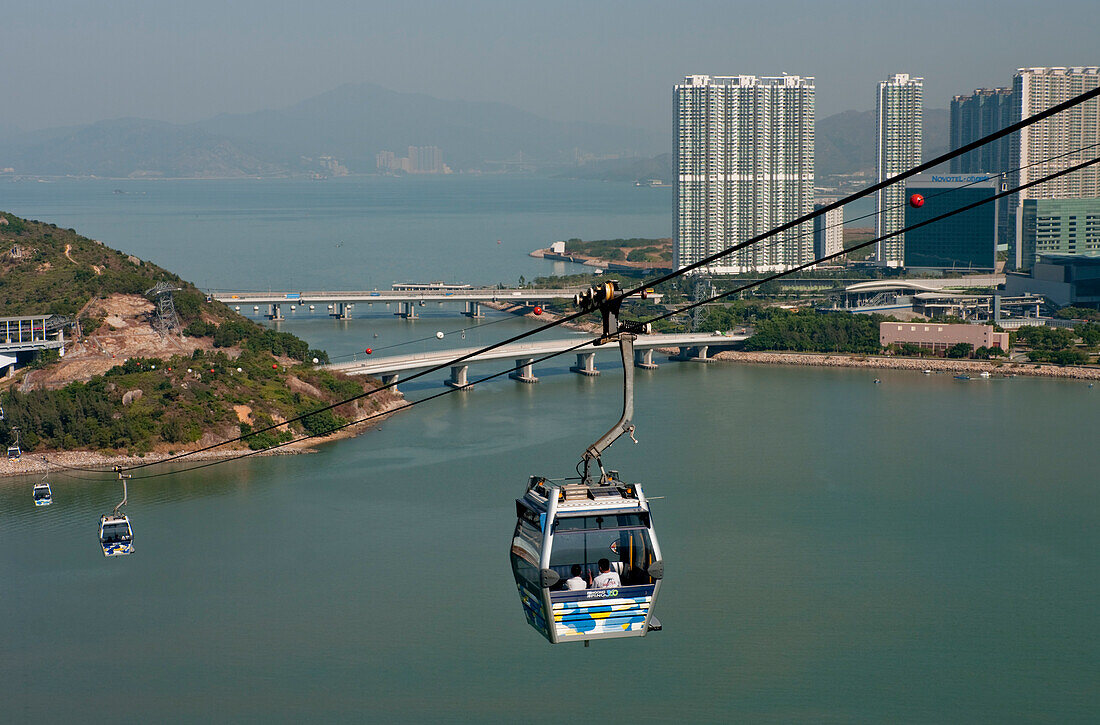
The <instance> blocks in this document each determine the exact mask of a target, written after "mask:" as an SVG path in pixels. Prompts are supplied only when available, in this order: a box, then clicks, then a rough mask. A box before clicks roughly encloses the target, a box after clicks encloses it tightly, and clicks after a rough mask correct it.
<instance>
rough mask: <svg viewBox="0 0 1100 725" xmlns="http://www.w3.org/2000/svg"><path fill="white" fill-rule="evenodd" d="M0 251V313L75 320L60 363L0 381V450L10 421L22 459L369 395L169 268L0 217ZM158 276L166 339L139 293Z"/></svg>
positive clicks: (150, 448)
mask: <svg viewBox="0 0 1100 725" xmlns="http://www.w3.org/2000/svg"><path fill="white" fill-rule="evenodd" d="M0 251H2V257H0V316H17V315H27V314H40V313H58V314H64V315H67V316H69V317H71V318H73V319H74V320H79V327H73V328H70V334H71V335H73V336H74V338H75V339H71V340H70V343H69V344H68V345H67V349H66V354H65V356H64V357H63V358H59V357H58V355H57V353H56V352H55V351H51V352H48V353H44V354H42V355H40V356H39V357H38V358H37V359H36V360H34V361H31V362H30V364H29V365H27V366H25V367H23V368H22V369H20V370H19V371H18V372H17V373H16V374H15V375H14V376H13V377H10V378H8V379H6V380H3V381H0V404H2V405H3V409H4V413H5V415H4V419H3V420H0V444H6V443H7V442H8V441H10V440H12V439H13V433H12V427H14V426H18V427H19V429H20V431H21V442H22V447H23V449H24V450H27V451H43V450H61V449H63V450H74V449H80V450H90V451H101V452H105V453H112V454H113V453H122V452H127V453H139V454H140V453H167V452H168V451H181V450H187V449H188V448H194V447H197V446H199V445H208V444H210V443H215V442H218V441H222V440H227V439H229V438H234V437H236V436H238V435H240V434H241V433H248V432H251V431H253V430H256V429H258V428H262V427H266V426H269V425H273V424H278V423H280V422H282V421H286V420H289V419H291V418H294V417H297V416H300V415H303V414H305V413H308V412H310V411H312V410H316V409H317V408H320V407H324V406H325V405H328V404H331V403H334V402H338V401H341V400H345V399H348V398H352V397H355V396H357V395H359V394H360V393H363V392H366V391H370V390H373V389H374V388H376V387H377V383H376V382H375V381H372V380H365V379H360V378H349V377H346V376H343V375H336V374H332V373H329V372H325V371H321V370H316V369H315V368H314V365H313V364H312V363H313V361H314V359H317V360H320V361H327V355H326V354H325V353H324V351H321V350H311V349H310V348H309V346H308V345H307V344H306V343H305V342H304V341H302V340H300V339H299V338H297V337H295V336H294V335H291V334H289V333H284V332H277V331H275V330H271V329H268V328H265V327H263V326H261V325H258V324H256V323H254V322H252V321H250V320H248V319H246V318H244V317H241V316H240V315H238V314H237V313H235V312H233V311H232V310H230V309H229V308H228V307H226V306H225V305H222V304H221V303H217V302H208V301H207V300H206V297H205V295H203V294H202V293H201V292H200V291H199V290H197V289H196V288H195V287H194V286H193V285H192V284H190V283H189V282H186V281H184V280H181V279H179V277H177V276H176V275H174V274H172V273H171V272H169V271H168V270H165V269H163V268H161V267H158V266H157V265H155V264H152V263H151V262H148V261H144V260H141V259H138V258H137V257H133V256H129V255H126V254H123V253H122V252H119V251H116V250H113V249H110V248H109V247H107V246H105V245H103V244H101V243H99V242H95V241H93V240H91V239H87V238H85V237H82V236H80V235H79V234H77V233H76V232H75V231H73V230H71V229H59V228H58V227H56V226H54V225H52V224H46V223H42V222H36V221H28V220H25V219H20V218H19V217H16V216H14V215H11V214H6V213H0ZM160 281H167V282H171V283H173V284H175V285H176V286H177V287H178V288H179V291H178V292H176V293H175V295H174V297H175V303H176V308H177V311H178V313H179V318H180V323H181V324H180V329H179V330H177V331H176V332H173V333H168V334H163V333H161V332H158V331H157V329H155V327H154V326H153V324H152V320H153V318H154V308H153V304H152V303H151V302H150V301H149V299H147V298H146V297H145V296H143V294H142V293H144V292H145V290H147V289H149V288H151V287H152V286H153V285H154V284H156V283H157V282H160ZM23 362H27V361H25V360H24V361H23ZM397 400H399V398H398V397H397V396H396V395H392V394H380V395H375V396H371V397H369V398H364V399H363V400H361V401H359V402H358V403H349V404H346V405H342V406H340V407H338V408H336V409H334V410H332V411H328V412H325V413H322V414H318V415H314V416H311V417H309V418H306V419H305V420H303V421H301V422H296V423H294V424H291V425H289V426H283V427H280V428H277V429H275V430H273V431H271V432H268V433H265V434H263V435H259V436H256V437H253V438H250V439H248V440H247V441H246V442H244V443H243V444H236V445H237V447H243V446H248V447H251V448H253V449H262V448H266V447H268V446H271V445H273V444H275V443H278V442H282V441H286V440H289V439H291V438H294V437H298V436H300V435H302V434H304V433H311V434H321V435H323V434H327V433H331V432H333V431H335V430H336V429H338V428H340V427H341V426H343V425H344V424H345V423H347V422H349V421H352V420H357V419H359V418H361V417H363V416H365V415H368V414H369V413H371V412H373V411H379V410H385V409H387V408H388V407H391V406H393V405H394V404H395V403H396V401H397Z"/></svg>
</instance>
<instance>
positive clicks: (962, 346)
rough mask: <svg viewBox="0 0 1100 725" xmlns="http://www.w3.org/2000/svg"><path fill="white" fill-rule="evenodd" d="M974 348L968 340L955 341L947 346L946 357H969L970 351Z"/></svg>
mask: <svg viewBox="0 0 1100 725" xmlns="http://www.w3.org/2000/svg"><path fill="white" fill-rule="evenodd" d="M973 350H974V346H973V345H971V344H970V343H969V342H957V343H955V344H954V345H952V346H951V347H949V348H947V357H953V358H964V357H970V353H971V352H972V351H973Z"/></svg>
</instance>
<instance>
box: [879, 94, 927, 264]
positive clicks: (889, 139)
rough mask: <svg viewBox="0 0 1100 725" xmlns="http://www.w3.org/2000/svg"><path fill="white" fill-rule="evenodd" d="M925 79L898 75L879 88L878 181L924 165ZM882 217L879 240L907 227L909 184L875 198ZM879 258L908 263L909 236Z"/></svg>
mask: <svg viewBox="0 0 1100 725" xmlns="http://www.w3.org/2000/svg"><path fill="white" fill-rule="evenodd" d="M923 96H924V79H923V78H916V77H914V76H910V75H909V74H908V73H895V74H894V75H892V76H890V77H889V78H888V79H886V80H885V81H882V82H880V83H879V84H878V96H877V98H876V101H875V112H876V115H877V116H878V180H879V181H886V180H888V179H891V178H893V177H895V176H897V175H898V174H900V173H902V172H903V171H908V170H909V169H911V168H912V167H914V166H916V165H917V164H919V163H920V157H921V125H922V124H921V121H922V119H923V113H922V110H921V101H922V99H923ZM875 198H876V201H877V206H878V215H877V216H876V217H875V236H876V237H881V236H882V235H884V234H889V233H891V232H895V231H897V230H898V229H902V228H904V227H905V184H904V183H898V184H893V185H891V186H888V187H886V188H885V189H880V190H879V191H878V192H876V194H875ZM875 258H876V259H877V260H878V263H879V264H880V265H883V266H887V267H900V266H902V264H904V262H905V235H904V234H899V235H897V236H895V237H891V238H890V239H887V240H885V241H882V242H879V243H878V244H877V245H876V252H875Z"/></svg>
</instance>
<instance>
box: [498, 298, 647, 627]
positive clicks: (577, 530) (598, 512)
mask: <svg viewBox="0 0 1100 725" xmlns="http://www.w3.org/2000/svg"><path fill="white" fill-rule="evenodd" d="M621 300H622V294H621V292H620V291H619V289H618V284H617V283H615V282H609V283H607V284H605V285H602V286H601V287H599V288H595V289H593V290H590V291H589V292H587V293H586V295H585V296H583V297H582V296H578V299H577V304H578V305H580V306H584V307H587V308H589V309H591V308H593V307H596V306H599V308H600V311H601V312H602V314H603V320H604V336H603V338H602V340H601V342H611V341H613V340H616V339H617V340H618V342H619V349H620V352H621V353H622V359H623V385H624V388H623V414H622V417H621V418H620V419H619V422H618V423H616V424H615V425H614V427H612V428H611V430H609V431H608V432H607V433H605V434H604V435H603V436H602V437H601V438H600V439H599V440H597V441H596V442H595V443H593V444H592V445H591V446H589V447H588V449H587V450H586V451H585V452H584V455H583V457H582V459H581V463H580V464H578V468H580V467H581V466H583V471H580V473H581V476H580V480H579V481H578V482H571V483H561V484H559V483H554V482H551V481H549V480H547V479H545V478H542V477H540V476H532V477H531V478H530V480H529V481H528V484H527V490H526V491H525V492H524V494H523V497H522V498H519V499H516V519H517V521H516V528H515V532H514V534H513V536H512V549H511V561H512V573H513V575H514V576H515V580H516V588H517V589H518V590H519V596H520V601H521V602H522V604H523V612H524V615H525V617H526V618H527V623H528V624H530V625H531V626H532V627H534V628H535V630H537V631H538V632H539V633H540V634H541V635H542V636H544V637H546V639H548V640H549V641H550V642H551V643H553V644H557V643H559V642H571V641H578V640H580V641H584V642H585V643H586V644H587V642H588V640H592V639H610V638H617V637H644V636H645V635H646V634H648V633H649V632H651V631H656V630H659V629H661V624H660V622H659V621H658V620H657V618H656V617H654V616H653V608H654V605H655V603H656V601H657V594H658V592H659V591H660V588H661V579H662V578H663V577H664V561H663V559H662V558H661V548H660V546H659V545H658V543H657V534H656V532H655V531H654V528H653V519H652V516H651V515H650V510H649V502H648V501H647V500H646V497H645V494H644V493H643V491H642V487H641V485H640V484H638V483H627V482H624V481H623V480H622V479H621V478H620V477H619V474H618V472H617V471H605V470H604V468H603V464H602V462H601V460H600V455H601V454H602V453H603V451H604V450H606V449H607V448H608V447H609V446H610V445H611V444H612V443H614V442H615V440H616V439H618V438H619V437H620V436H622V435H623V434H627V435H629V436H630V437H631V438H632V439H633V437H634V424H633V421H632V418H633V415H634V335H633V334H631V333H633V332H640V331H646V330H643V328H641V327H640V326H638V325H631V324H630V323H620V322H619V321H618V310H619V306H620V304H621ZM635 442H636V441H635ZM593 461H595V462H596V465H597V467H598V468H599V474H598V475H596V474H595V472H590V470H589V469H590V464H591V463H592V462H593Z"/></svg>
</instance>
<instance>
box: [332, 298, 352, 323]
mask: <svg viewBox="0 0 1100 725" xmlns="http://www.w3.org/2000/svg"><path fill="white" fill-rule="evenodd" d="M328 308H329V309H330V310H332V312H330V313H329V314H330V315H331V316H332V317H335V318H336V319H337V320H350V319H351V308H352V304H351V303H350V302H337V303H335V304H333V305H329V306H328Z"/></svg>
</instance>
